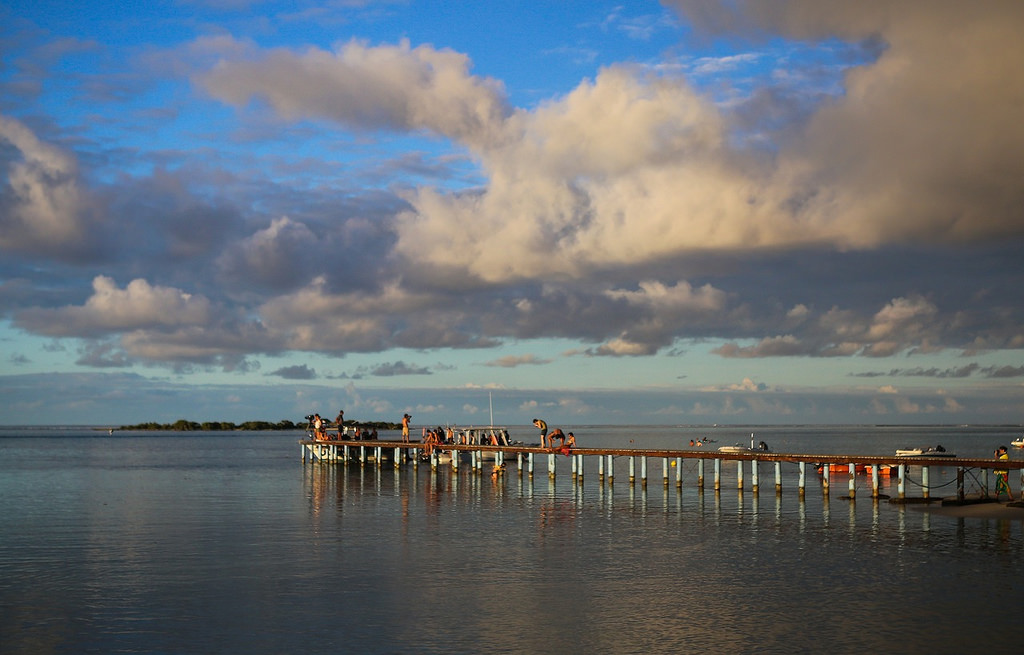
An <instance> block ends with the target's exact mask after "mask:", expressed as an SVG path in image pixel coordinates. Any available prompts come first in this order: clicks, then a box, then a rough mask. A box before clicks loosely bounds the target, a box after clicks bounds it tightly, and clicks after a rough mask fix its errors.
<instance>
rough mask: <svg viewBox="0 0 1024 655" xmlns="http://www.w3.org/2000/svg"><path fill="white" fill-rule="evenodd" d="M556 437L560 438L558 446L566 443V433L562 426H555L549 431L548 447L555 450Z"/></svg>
mask: <svg viewBox="0 0 1024 655" xmlns="http://www.w3.org/2000/svg"><path fill="white" fill-rule="evenodd" d="M555 439H558V446H559V447H561V446H564V445H565V433H564V432H562V428H555V429H554V430H552V431H551V432H549V433H548V447H549V448H551V450H555Z"/></svg>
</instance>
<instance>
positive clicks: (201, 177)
mask: <svg viewBox="0 0 1024 655" xmlns="http://www.w3.org/2000/svg"><path fill="white" fill-rule="evenodd" d="M1021 33H1024V3H1021V2H1018V1H1017V0H1010V1H1006V2H979V3H965V2H961V1H959V0H952V1H950V0H933V1H931V2H927V3H923V2H909V1H907V2H903V1H889V2H886V1H882V0H866V1H863V2H856V3H851V2H842V1H838V0H778V1H776V2H754V1H752V0H730V1H728V2H725V1H723V2H715V1H713V0H665V1H664V2H662V3H656V2H633V3H625V4H614V3H608V4H602V3H601V2H593V1H592V0H588V1H586V2H582V1H580V2H577V1H571V0H566V1H560V2H548V1H537V2H532V1H519V0H517V1H516V2H506V1H504V0H492V1H488V2H477V1H476V0H471V1H469V2H462V3H437V2H420V1H417V0H408V1H400V0H380V1H376V0H333V1H332V0H328V1H327V2H322V1H321V2H305V1H304V0H290V1H289V2H275V1H272V0H268V1H264V2H261V1H258V0H208V1H204V0H179V1H154V2H146V3H123V2H107V1H105V0H94V1H92V2H88V3H82V2H65V1H61V0H50V1H47V2H42V3H40V2H22V1H21V0H18V1H15V2H3V3H0V53H2V60H0V424H11V425H22V424H28V425H36V424H102V425H107V424H110V425H121V424H129V423H137V422H143V421H158V422H173V421H175V420H177V419H180V418H186V419H189V420H197V421H204V420H227V421H236V422H241V421H245V420H273V421H277V420H282V419H289V420H294V421H299V420H301V419H302V417H303V416H305V415H307V414H310V413H312V412H320V413H322V414H325V415H328V416H333V415H334V414H335V413H336V412H337V410H339V409H344V410H345V414H346V417H347V418H351V419H357V420H391V421H397V420H399V419H400V417H401V416H402V414H403V413H405V412H408V413H410V414H412V415H413V424H414V425H416V424H420V425H441V424H448V423H456V424H459V425H469V424H486V423H488V422H490V420H491V416H492V413H493V420H494V421H495V423H498V424H507V425H522V424H528V423H529V422H530V421H531V419H532V418H534V417H541V418H545V419H546V420H547V422H548V423H549V424H550V425H552V426H555V425H560V424H565V425H586V424H663V425H674V424H680V425H683V424H715V423H718V424H744V425H746V424H771V425H776V424H798V423H815V424H846V423H853V424H967V423H1010V424H1015V425H1016V424H1021V423H1022V422H1024V258H1022V254H1024V247H1022V246H1024V120H1021V117H1022V116H1024V74H1022V73H1021V70H1020V64H1021V62H1022V61H1024V40H1022V39H1020V38H1019V35H1020V34H1021Z"/></svg>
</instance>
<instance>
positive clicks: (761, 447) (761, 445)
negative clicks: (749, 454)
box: [757, 441, 768, 452]
mask: <svg viewBox="0 0 1024 655" xmlns="http://www.w3.org/2000/svg"><path fill="white" fill-rule="evenodd" d="M757 449H758V450H763V451H764V452H768V444H766V443H765V442H763V441H762V442H761V443H759V444H757Z"/></svg>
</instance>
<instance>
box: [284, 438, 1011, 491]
mask: <svg viewBox="0 0 1024 655" xmlns="http://www.w3.org/2000/svg"><path fill="white" fill-rule="evenodd" d="M299 443H300V445H301V447H302V461H303V462H304V463H305V462H306V461H309V462H333V463H342V464H358V465H360V466H366V465H374V466H377V467H383V466H384V465H385V463H386V462H387V463H390V465H391V466H393V467H394V468H396V469H397V468H401V467H403V466H406V465H411V466H413V467H418V466H420V465H424V466H430V468H431V470H433V471H437V470H438V469H439V468H445V467H446V468H448V469H449V470H450V471H451V472H452V473H457V472H458V471H459V470H460V469H461V468H463V467H466V468H468V469H469V470H470V471H471V472H473V473H477V474H484V473H485V472H486V473H488V474H503V473H504V472H505V471H506V469H507V467H509V466H513V465H514V467H515V470H516V471H517V473H518V475H520V476H524V475H528V476H529V477H531V478H532V477H533V476H534V471H535V467H536V464H537V462H538V461H546V466H545V470H546V473H547V474H548V476H549V477H551V478H554V477H555V476H556V474H557V473H558V472H559V470H560V469H562V470H566V472H567V473H568V474H571V476H572V479H573V480H574V481H578V482H581V483H582V481H583V478H584V471H585V470H587V469H588V467H586V466H585V463H586V462H587V461H590V462H593V460H594V459H595V458H596V460H597V476H598V479H599V480H600V482H601V483H602V484H605V483H607V484H609V485H611V484H614V480H615V474H616V471H615V460H616V459H623V458H625V459H626V461H627V463H628V477H629V483H630V484H636V483H637V482H639V483H640V484H641V485H643V486H646V485H647V483H648V463H649V462H650V461H658V460H660V462H661V467H660V469H661V480H662V484H663V485H664V486H669V485H670V484H672V483H673V480H670V473H671V471H672V470H673V469H674V471H675V475H674V483H675V485H676V487H682V486H683V474H684V466H683V463H684V462H688V461H689V460H696V476H695V479H694V480H693V482H694V483H695V484H696V485H697V487H699V488H701V489H704V488H705V484H706V480H705V472H706V469H707V468H710V469H711V473H712V482H711V485H712V487H713V489H714V490H715V491H719V490H721V488H722V484H723V468H724V467H725V466H727V465H728V464H729V463H730V462H731V463H734V466H735V484H736V487H735V488H736V489H738V490H740V491H743V490H744V489H746V488H747V486H746V485H747V482H746V478H745V476H744V469H745V468H746V463H747V462H749V473H750V478H749V480H750V482H749V489H750V491H752V492H753V493H755V494H756V493H758V492H759V491H760V487H761V468H762V465H769V466H771V468H772V469H773V472H774V489H775V492H776V493H782V482H783V476H782V465H783V464H793V465H795V466H796V468H797V471H798V476H797V485H796V486H797V492H798V493H799V494H800V495H803V494H804V493H805V492H806V488H807V477H808V473H810V474H811V475H812V476H813V477H815V478H820V480H821V486H822V490H823V492H824V493H825V494H826V495H827V494H829V493H830V489H831V487H832V483H833V478H837V477H840V476H845V477H846V478H848V482H847V488H848V496H847V497H849V498H850V499H854V498H855V497H856V493H857V489H856V480H857V476H858V475H861V476H864V475H866V476H868V477H869V479H870V482H871V497H872V498H880V497H884V496H882V494H881V493H880V491H879V488H880V479H881V478H882V477H883V475H882V473H883V471H893V470H894V471H896V476H897V478H898V482H897V494H898V495H897V498H894V499H892V501H891V502H904V501H906V502H910V501H911V500H918V501H920V500H923V501H926V502H927V501H931V500H941V499H940V498H938V497H935V498H932V497H930V477H931V471H932V469H933V468H940V469H948V468H953V469H956V473H957V478H956V482H957V487H956V499H957V500H960V501H963V500H964V494H965V492H964V480H965V476H966V474H967V473H968V472H970V473H971V475H972V476H974V477H975V478H976V479H977V476H976V475H974V473H975V471H977V472H978V473H979V474H980V476H981V479H980V481H979V485H980V486H981V488H982V489H983V493H984V494H987V493H988V491H987V490H988V489H989V488H990V486H991V485H990V484H989V482H990V477H991V479H992V480H991V481H992V482H994V479H995V476H994V474H992V471H994V470H1017V471H1019V472H1020V478H1021V489H1024V461H1019V460H1018V461H1008V460H996V459H994V458H993V459H968V458H962V457H897V456H895V455H893V456H884V457H883V456H875V455H816V454H792V453H773V452H768V451H754V452H744V453H723V452H719V451H716V450H661V449H641V448H578V447H574V448H572V449H571V450H561V449H555V450H550V449H547V448H539V447H530V446H491V445H482V444H481V445H478V444H469V445H466V444H454V445H453V444H442V445H440V446H434V447H433V448H432V449H431V452H430V455H429V456H427V455H426V453H427V450H426V445H425V444H423V443H419V442H402V441H384V440H370V441H345V440H340V441H339V440H331V441H313V440H304V441H300V442H299ZM911 467H915V469H918V470H919V478H920V482H919V486H920V488H921V491H922V494H923V495H922V496H921V497H919V498H916V499H910V498H908V497H907V495H906V482H907V472H908V469H910V468H911ZM620 468H621V465H620ZM589 469H590V470H592V469H593V464H591V465H590V467H589ZM638 469H639V470H638ZM819 471H820V472H819ZM943 486H945V485H943ZM1018 495H1019V494H1018Z"/></svg>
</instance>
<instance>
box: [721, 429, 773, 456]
mask: <svg viewBox="0 0 1024 655" xmlns="http://www.w3.org/2000/svg"><path fill="white" fill-rule="evenodd" d="M718 452H720V453H733V454H744V453H767V452H771V451H770V450H768V444H766V443H765V442H763V441H762V442H760V443H759V444H757V448H754V433H753V432H751V433H750V447H747V446H744V445H742V444H734V445H732V446H722V447H721V448H719V449H718Z"/></svg>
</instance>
